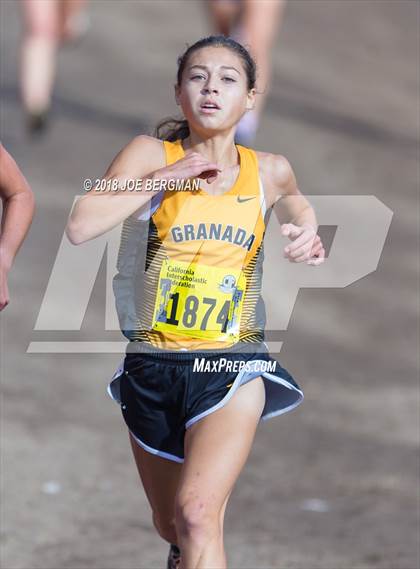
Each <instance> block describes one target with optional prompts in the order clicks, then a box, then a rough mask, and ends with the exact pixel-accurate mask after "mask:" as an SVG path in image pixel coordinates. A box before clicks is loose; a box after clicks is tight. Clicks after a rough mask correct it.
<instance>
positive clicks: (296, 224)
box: [269, 155, 325, 264]
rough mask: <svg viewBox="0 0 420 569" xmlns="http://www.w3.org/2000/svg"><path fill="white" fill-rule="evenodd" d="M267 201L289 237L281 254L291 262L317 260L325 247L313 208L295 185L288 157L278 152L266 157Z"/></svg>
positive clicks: (321, 259)
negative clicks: (267, 170) (268, 157)
mask: <svg viewBox="0 0 420 569" xmlns="http://www.w3.org/2000/svg"><path fill="white" fill-rule="evenodd" d="M269 168H270V174H271V176H270V178H271V181H272V182H271V184H270V189H271V201H272V203H273V205H274V211H275V213H276V216H277V218H278V220H279V221H280V223H281V233H282V235H283V236H287V237H289V238H290V239H291V240H292V243H289V244H288V245H286V247H285V249H284V256H285V257H286V258H288V259H289V261H291V262H295V263H299V262H302V261H306V262H308V263H309V264H319V263H320V262H322V261H323V260H324V258H325V250H324V247H323V244H322V242H321V239H320V237H319V235H317V231H318V222H317V219H316V214H315V211H314V209H313V207H312V205H311V204H310V202H309V201H308V199H307V198H306V197H305V196H304V195H303V194H302V193H301V191H300V190H299V188H298V185H297V181H296V176H295V174H294V172H293V169H292V167H291V165H290V163H289V161H288V160H287V159H286V158H285V157H284V156H281V155H272V156H271V157H270V160H269Z"/></svg>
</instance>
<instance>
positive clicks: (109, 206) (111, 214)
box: [66, 135, 217, 245]
mask: <svg viewBox="0 0 420 569" xmlns="http://www.w3.org/2000/svg"><path fill="white" fill-rule="evenodd" d="M165 163H166V160H165V154H164V148H163V144H162V141H160V140H158V139H156V138H153V137H151V136H145V135H140V136H137V137H136V138H134V140H132V141H131V142H130V143H129V144H128V145H127V146H126V147H125V148H123V150H122V151H121V152H120V153H119V154H118V155H117V156H116V158H115V159H114V160H113V162H112V163H111V165H110V167H109V168H108V170H107V171H106V173H105V176H104V179H105V180H118V182H119V183H120V185H121V186H122V185H123V183H124V182H126V181H127V180H132V179H134V180H136V179H139V178H141V179H142V180H146V179H152V180H159V179H160V180H165V179H166V180H168V179H174V180H180V179H187V178H193V177H201V178H207V179H208V180H209V181H210V179H215V177H216V175H217V174H216V172H215V171H216V170H217V165H215V164H213V163H211V162H208V160H206V159H205V158H203V157H202V156H201V155H200V154H198V153H195V152H193V153H190V154H187V155H186V156H185V157H184V158H182V159H181V160H178V161H177V162H175V163H174V164H171V165H170V166H165ZM153 195H154V192H153V191H145V190H144V183H143V184H142V188H141V189H139V190H136V191H134V192H128V191H126V192H125V191H123V190H117V191H113V190H111V189H109V190H106V191H101V190H96V191H95V190H92V191H91V192H89V194H87V195H86V196H82V197H80V198H79V199H78V200H77V202H76V203H75V206H74V208H73V211H72V212H71V214H70V217H69V220H68V223H67V226H66V235H67V237H68V238H69V240H70V241H71V243H73V245H79V244H81V243H84V242H85V241H89V240H90V239H94V238H95V237H98V236H99V235H103V234H104V233H106V232H108V231H110V230H111V229H113V228H114V227H116V226H117V225H118V224H120V223H121V222H122V221H124V220H125V219H126V218H127V217H128V216H129V215H131V214H133V213H134V212H135V211H137V210H138V209H139V208H140V207H142V206H144V205H145V204H146V203H147V202H148V201H150V200H151V199H152V197H153Z"/></svg>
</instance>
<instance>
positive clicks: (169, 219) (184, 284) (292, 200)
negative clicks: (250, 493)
mask: <svg viewBox="0 0 420 569" xmlns="http://www.w3.org/2000/svg"><path fill="white" fill-rule="evenodd" d="M178 63H179V67H178V75H177V84H176V86H175V97H176V101H177V103H178V104H179V105H180V106H181V108H182V111H183V114H184V117H185V120H183V121H178V122H177V121H175V122H174V121H172V123H168V122H167V121H166V122H164V123H163V124H161V125H160V127H159V128H158V136H161V137H162V138H164V140H163V141H162V140H160V139H159V138H155V137H149V136H138V137H136V138H135V139H134V140H133V141H132V142H130V143H129V144H128V145H127V146H126V147H125V148H124V149H123V150H122V151H121V152H120V153H119V154H118V155H117V157H116V158H115V160H114V161H113V162H112V164H111V165H110V167H109V169H108V171H107V172H106V175H105V178H106V180H107V181H109V182H110V183H112V184H114V190H113V191H111V190H110V191H97V192H96V191H95V192H91V193H90V194H89V195H86V196H83V197H82V198H80V199H79V200H78V201H77V202H76V204H75V208H74V210H73V212H72V214H71V216H70V219H69V223H68V226H67V228H66V230H67V235H68V237H69V239H70V240H71V242H72V243H74V244H78V243H82V242H84V241H87V240H89V239H92V238H94V237H96V236H98V235H101V234H103V233H105V232H107V231H109V230H110V229H112V228H114V227H115V226H117V225H118V224H119V223H121V222H122V221H124V224H123V228H122V233H121V245H120V251H119V255H118V273H117V275H116V276H115V277H114V282H113V285H114V292H115V295H116V302H117V310H118V315H119V318H120V324H121V329H122V331H123V333H124V334H125V335H126V336H127V337H128V339H129V340H130V341H129V343H128V345H127V350H126V356H125V358H124V360H123V362H122V364H121V366H120V367H119V369H118V370H117V371H116V373H115V374H114V377H113V378H112V381H111V382H110V384H109V385H108V393H109V395H110V396H111V397H112V398H113V399H115V400H116V401H117V402H118V403H119V404H120V405H121V410H122V414H123V417H124V420H125V422H126V424H127V426H128V432H129V437H130V443H131V447H132V451H133V454H134V458H135V461H136V464H137V468H138V472H139V475H140V478H141V481H142V483H143V486H144V489H145V492H146V495H147V498H148V500H149V502H150V506H151V508H152V512H153V523H154V525H155V527H156V529H157V531H158V533H159V535H160V536H161V537H162V538H163V539H165V540H166V541H168V542H169V543H170V544H171V546H170V552H169V558H168V567H169V568H172V567H180V568H181V569H196V568H197V569H198V568H210V567H212V568H214V567H218V568H220V569H223V568H225V567H226V556H225V550H224V545H223V520H224V515H225V509H226V505H227V503H228V499H229V496H230V494H231V492H232V490H233V488H234V485H235V482H236V480H237V479H238V476H239V474H240V472H241V470H242V468H243V466H244V464H245V462H246V459H247V457H248V454H249V452H250V449H251V445H252V442H253V439H254V435H255V432H256V427H257V425H258V423H259V421H260V420H265V419H269V418H270V417H274V416H276V415H280V414H281V413H284V412H285V411H288V410H290V409H292V408H294V407H296V406H297V405H298V404H299V403H300V402H301V401H302V398H303V393H302V391H301V389H300V387H299V386H298V385H297V383H296V382H295V381H294V379H293V378H292V377H291V375H290V374H289V373H288V372H287V371H286V370H285V369H284V368H283V367H282V366H281V365H280V364H279V363H278V362H277V361H276V360H274V359H273V358H271V357H270V355H269V353H268V349H267V345H266V344H265V343H264V322H265V312H264V305H263V302H262V299H261V297H260V288H261V279H262V269H261V262H262V251H263V249H262V246H263V237H264V232H265V227H266V222H267V219H268V216H267V212H269V211H270V210H271V208H272V206H273V205H274V204H275V203H276V202H278V200H280V199H281V201H280V202H279V204H278V205H279V206H281V207H280V210H281V211H280V212H279V216H280V217H283V219H287V220H288V221H289V222H288V223H283V225H282V226H281V231H282V234H283V235H284V236H288V237H289V238H290V240H291V242H290V243H289V244H288V245H287V247H286V248H285V250H284V255H285V257H286V258H287V259H288V260H289V261H291V262H307V263H312V264H319V263H320V262H322V261H323V259H324V249H323V246H322V243H321V241H320V239H319V237H318V236H317V235H316V232H317V223H316V219H315V215H314V211H313V209H312V207H311V206H310V204H309V203H308V201H307V200H306V199H305V198H304V196H303V195H302V194H301V193H300V191H299V190H298V188H297V186H296V180H295V176H294V174H293V171H292V169H291V167H290V164H289V162H288V161H287V159H286V158H285V157H283V156H281V155H273V154H269V153H262V152H257V151H254V150H251V149H249V148H245V147H243V146H240V145H235V144H234V133H235V128H236V125H237V123H238V121H239V120H240V119H241V117H242V116H243V115H244V113H245V112H247V111H248V110H250V109H252V108H253V106H254V104H255V74H256V70H255V63H254V61H253V60H252V58H251V57H250V55H249V53H248V51H247V50H246V49H245V48H244V47H243V46H242V45H240V44H239V43H237V42H236V41H234V40H232V39H228V38H225V37H223V36H210V37H208V38H204V39H201V40H199V41H197V42H196V43H194V44H193V45H192V46H190V47H189V48H188V49H187V50H186V52H185V53H184V54H183V55H182V56H181V57H180V58H179V60H178ZM171 127H172V128H171ZM165 129H166V134H163V131H164V130H165ZM131 179H135V180H138V179H141V180H142V186H141V188H140V189H139V191H136V192H128V191H126V190H127V188H128V183H129V180H131ZM170 180H171V181H172V182H174V181H175V182H180V183H181V184H184V185H183V191H181V190H178V191H171V190H170V189H169V183H168V181H170ZM191 180H192V181H195V182H196V181H197V180H199V186H200V188H199V189H198V190H197V189H194V188H193V187H192V186H190V184H189V182H191ZM115 183H116V184H117V188H118V190H117V191H115ZM148 183H150V184H152V183H153V184H157V185H159V184H160V185H161V187H165V188H166V189H164V190H161V191H160V192H159V193H157V192H152V191H147V190H146V187H147V184H148ZM165 184H166V186H165ZM276 209H277V206H276ZM145 220H146V221H147V223H145ZM145 227H147V232H145V231H144V228H145ZM142 244H144V248H142Z"/></svg>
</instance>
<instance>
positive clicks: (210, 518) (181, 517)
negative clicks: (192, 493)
mask: <svg viewBox="0 0 420 569" xmlns="http://www.w3.org/2000/svg"><path fill="white" fill-rule="evenodd" d="M175 520H176V528H177V532H178V533H181V534H182V535H184V536H187V537H189V538H190V539H192V540H193V541H196V542H200V543H205V542H206V541H208V540H210V539H212V538H214V536H215V535H218V534H219V533H220V531H221V516H220V511H219V509H218V508H215V507H214V506H211V505H210V504H208V502H207V501H206V500H204V499H202V498H200V497H197V498H189V499H187V500H184V501H183V500H177V502H176V504H175Z"/></svg>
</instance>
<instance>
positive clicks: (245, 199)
mask: <svg viewBox="0 0 420 569" xmlns="http://www.w3.org/2000/svg"><path fill="white" fill-rule="evenodd" d="M237 200H238V202H239V203H242V202H249V200H255V196H254V197H252V198H242V199H241V196H238V198H237Z"/></svg>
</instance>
